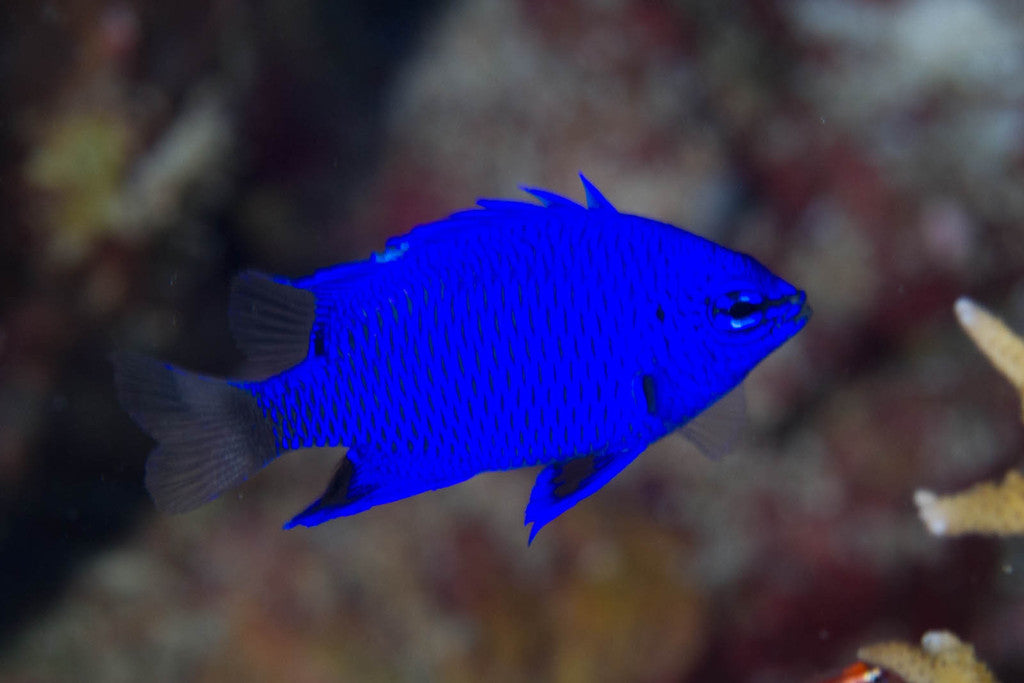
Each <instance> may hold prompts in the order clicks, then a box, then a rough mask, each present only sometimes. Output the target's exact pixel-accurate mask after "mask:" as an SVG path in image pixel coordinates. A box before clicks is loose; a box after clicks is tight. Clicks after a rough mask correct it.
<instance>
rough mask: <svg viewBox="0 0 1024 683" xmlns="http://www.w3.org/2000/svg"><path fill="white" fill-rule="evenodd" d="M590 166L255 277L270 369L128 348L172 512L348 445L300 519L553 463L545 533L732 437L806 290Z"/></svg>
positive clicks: (142, 419) (547, 480) (153, 467)
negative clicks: (315, 450) (201, 363)
mask: <svg viewBox="0 0 1024 683" xmlns="http://www.w3.org/2000/svg"><path fill="white" fill-rule="evenodd" d="M581 178H582V176H581ZM582 179H583V184H584V188H585V190H586V196H587V204H586V206H582V205H579V204H576V203H574V202H572V201H570V200H569V199H566V198H564V197H561V196H559V195H556V194H553V193H551V192H548V191H545V190H539V189H530V188H524V190H525V191H526V192H527V193H529V194H530V195H532V196H533V197H534V198H535V199H537V200H538V201H539V204H534V203H527V202H519V201H508V200H492V199H484V200H480V201H479V202H478V207H479V208H475V209H471V210H466V211H461V212H458V213H455V214H453V215H452V216H449V217H448V218H446V219H444V220H441V221H438V222H436V223H430V224H427V225H421V226H418V227H416V228H415V229H413V230H412V231H411V232H409V233H408V234H407V235H404V236H401V237H396V238H393V239H391V240H389V241H388V243H387V248H386V250H385V251H383V252H382V253H378V254H374V255H373V256H371V257H370V258H369V259H368V260H365V261H359V262H355V263H347V264H341V265H338V266H334V267H332V268H327V269H324V270H321V271H318V272H316V273H314V274H313V275H311V276H309V277H306V278H301V279H297V280H289V279H286V278H282V277H271V276H267V275H263V274H259V273H255V272H248V273H244V274H242V275H240V276H239V277H238V278H237V279H236V281H235V284H234V287H233V290H232V298H231V304H230V322H231V329H232V332H233V333H234V336H235V337H236V339H237V341H238V344H239V346H240V347H241V348H242V350H243V351H244V352H245V353H246V354H247V356H248V357H249V360H250V362H251V364H252V367H256V368H261V369H262V372H261V375H260V376H263V377H266V378H265V379H263V380H260V381H243V380H224V379H216V378H212V377H206V376H202V375H198V374H194V373H190V372H187V371H185V370H181V369H179V368H177V367H174V366H172V365H168V364H165V363H162V362H159V361H156V360H153V359H150V358H147V357H145V356H141V355H137V354H132V353H122V354H119V355H116V356H115V365H116V374H117V385H118V393H119V397H120V400H121V403H122V405H123V406H124V408H125V409H126V410H127V412H128V413H130V414H131V416H132V417H133V418H134V419H135V420H136V421H137V422H138V424H139V425H140V426H141V427H142V428H143V429H144V430H145V431H147V432H148V433H149V434H150V435H151V436H152V437H153V438H154V439H156V440H157V441H158V442H159V445H158V447H157V448H156V449H155V450H154V451H153V453H152V454H151V455H150V457H149V460H148V461H147V464H146V486H147V488H148V489H149V492H150V494H151V495H152V497H153V500H154V501H155V502H156V505H157V507H158V508H160V509H161V510H164V511H167V512H184V511H187V510H191V509H193V508H196V507H198V506H200V505H202V504H203V503H205V502H207V501H209V500H212V499H213V498H216V497H217V496H218V495H220V494H221V493H222V492H224V491H225V490H227V489H229V488H230V487H233V486H235V485H237V484H239V483H240V482H242V481H243V480H245V479H246V478H248V477H249V476H251V475H253V474H254V473H255V472H256V471H257V470H259V469H260V468H261V467H263V466H264V465H266V464H267V463H268V462H270V461H271V460H273V459H274V458H276V457H277V456H279V455H281V454H282V453H284V452H286V451H291V450H296V449H301V448H307V447H311V446H339V445H340V446H346V447H347V448H348V451H347V453H346V454H345V457H344V458H343V460H342V462H341V464H340V465H339V466H338V469H337V471H336V473H335V474H334V476H333V478H332V479H331V481H330V483H329V484H328V486H327V489H326V490H325V491H324V493H323V495H322V496H320V498H318V499H317V500H316V501H315V502H314V503H313V504H312V505H310V506H309V507H308V508H306V509H305V510H304V511H303V512H301V513H300V514H299V515H297V516H296V517H295V518H294V519H292V520H291V521H290V522H288V524H287V525H286V528H290V527H293V526H296V525H304V526H313V525H316V524H320V523H321V522H323V521H325V520H328V519H331V518H333V517H338V516H342V515H351V514H355V513H357V512H361V511H363V510H366V509H367V508H370V507H372V506H374V505H381V504H383V503H389V502H391V501H395V500H398V499H400V498H405V497H407V496H413V495H416V494H418V493H422V492H424V491H429V490H431V489H438V488H442V487H445V486H450V485H452V484H456V483H458V482H461V481H464V480H466V479H468V478H470V477H472V476H473V475H475V474H478V473H480V472H485V471H490V470H508V469H512V468H518V467H530V466H534V465H541V466H542V467H543V469H542V470H541V471H540V473H539V475H538V477H537V482H536V484H535V486H534V488H533V492H532V494H531V496H530V501H529V504H528V505H527V507H526V523H527V524H532V528H531V531H530V540H531V541H532V540H533V537H534V536H535V535H536V533H537V531H538V530H539V529H540V528H541V527H542V526H544V525H545V524H547V523H548V522H550V521H551V520H552V519H554V518H555V517H557V516H558V515H559V514H561V513H562V512H564V511H565V510H567V509H569V508H570V507H572V506H573V505H575V504H576V503H577V502H579V501H580V500H582V499H583V498H586V497H587V496H589V495H590V494H591V493H593V492H594V491H596V490H597V489H599V488H600V487H601V486H603V485H604V484H605V483H607V482H608V481H609V480H610V479H611V478H612V477H614V476H615V475H616V474H618V473H619V472H620V471H621V470H622V469H623V468H624V467H625V466H626V465H628V464H629V463H630V462H632V461H633V460H634V459H635V458H636V457H637V455H639V454H640V453H641V452H642V451H643V450H644V449H645V448H647V446H648V445H650V444H651V443H652V442H654V441H656V440H658V439H660V438H661V437H663V436H665V435H667V434H669V433H672V432H676V431H679V432H681V433H682V434H683V435H684V436H687V437H689V438H690V440H691V441H693V442H694V443H696V444H697V445H698V447H700V449H701V450H703V451H704V452H705V453H707V454H708V455H711V456H716V455H720V454H721V453H722V452H724V451H725V450H727V449H728V447H729V445H730V444H731V442H732V440H733V439H734V438H735V436H736V434H737V432H738V425H737V421H738V420H739V419H741V418H742V413H743V411H742V403H741V401H737V400H736V399H735V398H734V397H735V394H736V392H733V391H732V389H733V388H734V387H737V385H739V383H740V382H741V381H742V380H743V378H744V377H745V376H746V375H747V373H749V372H750V370H751V369H752V368H753V367H754V366H755V365H757V364H758V363H759V362H760V361H761V360H762V359H763V358H765V356H767V355H768V354H769V353H771V352H772V351H773V350H775V349H776V348H777V347H778V346H779V345H781V344H782V343H783V342H785V341H786V340H787V339H789V338H790V337H791V336H793V335H794V334H795V333H796V332H797V331H799V330H800V329H801V328H802V327H803V326H804V325H805V324H806V322H807V320H808V317H809V315H810V309H809V308H808V306H807V305H806V302H805V295H804V292H801V291H798V290H797V289H795V288H794V287H793V286H792V285H790V284H788V283H787V282H785V281H783V280H781V279H780V278H778V277H776V276H775V275H773V274H772V273H770V272H769V271H768V270H767V269H766V268H764V267H763V266H762V265H761V264H759V263H758V262H757V261H755V260H754V259H752V258H751V257H749V256H746V255H744V254H740V253H737V252H734V251H730V250H729V249H726V248H725V247H722V246H719V245H717V244H715V243H713V242H710V241H708V240H706V239H704V238H702V237H699V236H697V235H694V234H692V233H689V232H687V231H685V230H682V229H680V228H677V227H674V226H672V225H668V224H666V223H660V222H658V221H654V220H650V219H648V218H641V217H639V216H632V215H628V214H623V213H620V212H618V211H617V210H616V209H615V208H614V207H613V206H612V205H611V204H610V203H609V202H608V200H607V199H605V198H604V197H603V196H602V195H601V193H600V192H599V191H598V190H597V189H596V188H595V187H594V186H593V185H592V184H590V183H589V182H588V181H587V179H586V178H582Z"/></svg>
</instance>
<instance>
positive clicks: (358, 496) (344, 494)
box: [284, 449, 455, 529]
mask: <svg viewBox="0 0 1024 683" xmlns="http://www.w3.org/2000/svg"><path fill="white" fill-rule="evenodd" d="M371 462H372V460H371ZM450 483H455V482H446V483H445V484H444V485H445V486H447V485H448V484H450ZM437 486H438V485H428V484H425V483H424V482H421V481H416V480H405V479H401V478H398V477H397V476H396V475H395V474H394V473H388V472H382V471H380V470H377V469H375V468H374V467H372V466H371V465H369V464H368V463H367V462H365V461H364V462H360V457H359V454H358V453H356V452H354V451H353V450H352V449H349V451H348V453H347V454H346V455H345V458H344V459H343V460H342V461H341V462H340V463H339V464H338V469H336V470H335V471H334V475H333V476H332V477H331V480H330V481H329V482H328V483H327V488H326V489H324V492H323V495H321V496H320V497H319V498H317V499H316V500H315V501H314V502H313V504H312V505H310V506H309V507H307V508H306V509H305V510H303V511H302V512H300V513H299V514H297V515H295V517H294V518H292V520H291V521H289V522H288V523H287V524H285V525H284V528H285V529H291V528H293V527H296V526H316V525H317V524H321V523H323V522H326V521H327V520H329V519H334V518H335V517H345V516H348V515H354V514H356V513H357V512H362V511H363V510H368V509H369V508H372V507H373V506H375V505H383V504H384V503H390V502H393V501H396V500H400V499H402V498H407V497H409V496H414V495H416V494H417V493H422V492H423V491H428V490H430V489H432V488H437Z"/></svg>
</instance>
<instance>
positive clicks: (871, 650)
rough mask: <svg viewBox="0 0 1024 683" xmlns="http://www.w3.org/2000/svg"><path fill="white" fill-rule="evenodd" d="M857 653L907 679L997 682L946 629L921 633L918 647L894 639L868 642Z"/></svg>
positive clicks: (942, 682) (929, 682) (934, 682)
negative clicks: (870, 643)
mask: <svg viewBox="0 0 1024 683" xmlns="http://www.w3.org/2000/svg"><path fill="white" fill-rule="evenodd" d="M857 657H859V658H860V659H863V660H864V661H866V662H870V663H872V664H875V665H877V666H881V667H883V668H885V669H888V670H889V671H892V672H894V673H896V674H898V675H899V676H901V677H903V678H904V679H906V681H907V683H998V681H997V680H996V677H995V676H994V675H993V674H992V672H991V671H989V670H988V667H986V666H985V665H984V664H982V663H981V662H979V661H978V660H977V658H976V657H975V656H974V648H973V647H972V646H971V645H970V644H969V643H964V642H962V641H961V640H960V639H959V638H957V637H956V636H955V635H953V634H952V633H950V632H949V631H929V632H927V633H925V634H924V636H922V637H921V647H920V648H917V647H914V646H913V645H911V644H910V643H903V642H898V641H896V642H889V643H877V644H875V645H868V646H866V647H862V648H861V649H860V651H859V652H858V653H857Z"/></svg>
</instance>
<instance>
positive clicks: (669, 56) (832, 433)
mask: <svg viewBox="0 0 1024 683" xmlns="http://www.w3.org/2000/svg"><path fill="white" fill-rule="evenodd" d="M5 15H6V21H5V22H3V23H2V24H0V55H2V59H0V69H2V70H3V72H2V76H0V77H2V82H3V84H4V96H3V98H2V100H0V123H2V125H0V137H2V143H3V146H2V149H3V150H4V154H3V155H2V156H0V169H2V182H0V203H2V215H3V224H2V226H3V227H2V229H0V292H2V297H0V680H4V681H8V680H9V681H31V682H35V681H106V682H112V683H117V682H119V681H126V682H127V681H139V680H146V681H157V682H159V681H182V680H190V681H208V682H213V681H229V680H230V681H236V680H246V681H268V682H269V681H285V680H287V681H295V682H300V683H305V682H311V683H312V682H318V681H338V680H342V681H391V680H419V681H433V680H437V681H442V680H443V681H478V680H487V681H520V680H552V681H603V680H606V681H716V682H718V681H722V682H730V681H747V682H754V683H775V682H778V683H793V682H794V681H795V682H800V681H813V680H821V679H823V678H825V677H827V676H830V675H834V674H835V672H836V671H838V670H839V669H841V668H842V665H843V664H844V663H847V662H848V661H850V660H851V659H852V658H853V657H854V656H855V653H856V651H857V647H858V646H860V645H862V644H864V643H868V642H873V641H878V640H889V639H899V640H904V641H915V640H916V639H917V638H918V637H919V635H920V634H921V633H923V632H925V631H928V630H930V629H936V628H941V629H949V630H950V631H953V632H955V633H957V634H958V636H959V637H960V638H962V639H963V640H964V641H965V642H969V643H971V644H972V645H973V646H974V648H975V651H976V652H977V654H978V656H979V658H980V659H983V660H984V661H986V662H987V663H988V664H989V666H990V667H991V669H992V671H993V672H994V674H995V675H996V676H997V677H998V678H999V680H1004V681H1013V680H1024V647H1022V643H1024V584H1022V583H1021V579H1020V572H1021V571H1022V570H1024V547H1022V546H1021V545H1020V541H1019V540H1016V541H1015V540H1002V541H1000V540H994V539H987V538H966V539H954V540H949V539H939V538H934V537H932V536H930V535H929V534H928V533H926V531H925V530H924V529H923V527H922V526H921V524H920V522H919V521H918V519H917V517H916V515H915V510H914V505H913V492H914V491H915V490H916V489H918V488H926V489H929V490H934V491H937V492H940V493H947V492H951V491H959V490H962V489H964V488H966V487H967V486H969V485H971V484H973V483H975V482H978V481H982V480H990V479H994V478H997V477H1000V476H1001V475H1002V473H1004V472H1005V471H1007V470H1009V469H1011V468H1013V467H1015V466H1019V465H1020V462H1021V458H1022V455H1024V428H1022V426H1021V424H1020V413H1019V410H1020V408H1019V398H1018V397H1017V396H1016V394H1015V391H1014V389H1013V388H1012V387H1011V386H1010V385H1008V384H1006V383H1005V382H1003V381H1002V380H1001V379H999V377H998V375H997V374H996V373H995V371H994V370H992V369H991V368H990V367H989V366H988V365H987V363H986V361H985V360H984V358H983V357H982V356H981V355H980V354H979V353H977V351H976V350H975V349H974V348H973V347H972V345H971V343H970V341H968V340H967V339H966V338H965V337H964V335H963V334H962V333H961V331H960V330H959V329H958V328H957V326H956V320H955V318H954V316H953V314H952V303H953V301H954V300H955V299H956V298H957V297H958V296H960V295H961V294H968V295H970V296H971V297H973V298H975V299H976V300H978V301H980V302H984V303H985V305H987V306H990V307H991V308H992V309H993V310H994V311H996V312H997V313H998V314H999V315H1000V316H1001V317H1002V318H1003V319H1005V320H1006V322H1007V324H1008V325H1009V327H1010V328H1012V329H1016V330H1024V239H1022V236H1024V15H1022V14H1021V12H1020V8H1019V5H1018V4H1017V3H1014V2H1012V1H1011V0H892V1H888V2H875V1H869V0H856V1H850V2H841V1H839V0H804V1H802V2H799V1H798V2H777V1H776V2H773V1H771V0H751V1H747V0H725V1H720V0H678V1H676V2H648V1H642V2H641V1H636V2H630V1H627V0H591V1H587V2H584V1H582V0H575V1H574V0H570V1H567V2H556V1H554V0H478V1H470V0H464V1H457V2H456V1H451V2H402V1H401V0H375V1H370V0H360V1H355V0H352V1H339V2H332V1H329V0H287V1H285V0H266V1H264V2H254V3H243V2H231V1H219V2H212V3H206V2H197V1H196V0H179V1H177V2H172V3H161V2H152V1H148V0H138V1H136V2H131V1H127V0H121V1H118V0H107V1H102V0H83V1H82V2H74V3H72V2H36V1H31V2H30V1H28V0H12V1H11V2H9V3H7V6H6V7H5ZM581 170H582V171H584V172H586V173H587V174H588V176H589V177H590V178H591V179H592V180H593V181H594V182H595V183H596V184H597V185H598V186H599V187H600V188H601V189H602V190H603V191H604V192H605V193H606V194H607V196H608V197H609V198H610V199H611V200H612V201H613V202H614V203H615V204H616V206H618V207H619V208H620V209H621V210H623V211H627V212H635V213H640V214H644V215H649V216H652V217H657V218H661V219H664V220H668V221H670V222H673V223H677V224H680V225H686V226H689V227H691V228H692V229H693V230H695V231H696V232H699V233H701V234H704V235H706V236H708V237H710V238H712V239H715V240H718V241H721V242H723V243H725V244H727V245H728V246H731V247H733V248H736V249H740V250H743V251H747V252H749V253H751V254H753V255H754V256H756V257H757V258H759V259H760V260H762V261H764V262H765V263H766V264H767V265H768V266H769V267H771V268H772V270H774V271H775V272H777V273H779V274H780V275H781V276H783V277H785V278H786V279H787V280H790V281H792V282H794V283H797V284H798V285H799V286H801V287H804V288H806V289H807V291H808V292H809V296H810V300H811V303H812V305H813V306H814V308H815V317H814V319H813V320H812V322H811V324H810V325H809V327H808V328H807V329H806V330H805V331H804V332H802V333H801V334H800V335H799V336H798V337H797V338H795V339H794V340H793V341H792V342H790V343H789V344H787V345H786V346H785V347H784V348H783V349H782V350H780V351H779V352H778V353H776V354H775V355H774V356H773V357H771V358H770V359H769V360H768V361H767V362H766V363H764V364H763V366H762V367H761V368H759V369H758V370H757V371H756V372H755V373H754V374H753V375H752V376H751V378H750V381H749V386H748V391H747V394H748V398H749V402H750V407H749V413H750V416H751V426H750V429H749V431H748V434H747V435H746V437H745V439H744V441H743V443H742V445H741V446H740V447H739V448H738V449H737V451H736V452H734V453H732V454H730V455H729V456H728V457H726V458H725V459H724V460H723V461H722V462H708V461H705V460H704V459H702V458H700V457H699V456H698V455H696V454H695V453H691V452H689V451H687V450H686V449H683V448H681V447H680V445H679V444H678V443H677V442H674V441H671V440H670V441H668V442H666V443H664V444H659V445H657V446H655V447H653V448H652V449H651V451H650V452H649V453H648V454H647V455H645V456H644V457H643V458H640V459H639V460H638V461H637V462H636V464H634V465H633V466H632V467H630V468H629V469H628V470H627V471H626V472H625V473H623V475H621V476H619V477H618V478H617V479H616V480H615V481H614V482H613V483H612V484H611V485H609V486H608V487H607V489H605V490H603V491H602V492H601V494H600V495H597V496H594V497H593V498H592V499H589V500H587V501H586V502H585V503H583V504H581V505H579V506H578V507H577V508H575V509H573V510H572V512H571V513H569V514H567V515H565V516H564V517H562V518H560V519H559V520H558V521H557V522H556V523H554V524H552V525H551V526H550V527H549V528H547V529H545V531H544V533H542V534H541V535H540V536H539V537H538V540H537V541H536V542H535V543H534V544H533V546H532V547H530V548H527V547H526V537H527V533H526V530H525V528H524V527H523V526H522V514H523V507H524V505H525V503H526V500H527V498H528V495H529V488H530V482H531V480H532V477H533V473H532V472H514V473H502V474H492V475H484V476H480V477H477V478H475V479H474V480H472V481H471V482H468V483H466V484H463V485H460V486H458V487H455V488H452V489H448V490H444V491H439V492H436V493H431V494H426V495H422V496H419V497H416V498H413V499H410V500H407V501H403V502H400V503H395V504H392V505H388V506H385V507H382V508H376V509H373V510H371V511H368V512H366V513H363V514H361V515H358V516H356V517H352V518H347V519H342V520H338V521H335V522H332V523H330V524H327V525H324V526H322V527H318V528H315V529H310V530H305V529H301V530H295V531H290V532H284V531H282V530H281V528H280V526H281V524H282V523H283V522H284V521H285V520H287V519H288V518H289V517H290V516H291V515H292V514H294V513H295V512H296V511H298V510H299V509H301V508H302V507H303V506H304V505H305V504H307V503H308V502H309V500H311V499H312V498H313V496H315V495H316V494H318V493H319V492H320V491H321V489H322V487H323V485H324V482H325V480H326V478H327V477H328V476H329V474H330V472H331V471H332V469H333V467H334V464H335V462H336V460H337V454H336V453H331V452H323V451H313V452H309V453H302V454H294V455H292V456H289V457H287V458H284V459H282V460H281V461H279V462H276V463H275V464H273V465H272V466H270V467H269V468H268V470H267V471H265V472H264V473H262V474H261V475H260V476H259V477H257V478H255V479H254V480H253V481H251V482H249V483H248V484H247V485H246V486H245V487H243V489H242V490H241V492H240V493H238V494H231V495H228V496H226V497H225V498H224V499H223V500H221V501H218V502H216V503H213V504H211V505H209V506H207V507H205V508H203V509H202V510H200V511H198V512H195V513H192V514H188V515H185V516H180V517H164V516H159V515H157V514H156V513H155V511H154V510H153V507H152V505H151V503H150V502H149V501H148V499H147V498H146V496H145V491H144V490H143V487H142V468H143V463H144V459H145V455H146V454H147V452H148V450H149V449H150V447H151V444H150V442H149V441H148V440H147V439H146V437H145V436H144V435H143V434H142V433H141V432H140V431H139V430H138V429H137V428H136V427H135V426H134V425H133V424H132V423H131V422H130V421H129V420H128V418H127V417H126V416H125V415H124V414H123V413H121V412H120V410H119V409H118V407H117V406H116V403H115V400H114V396H113V387H112V381H111V368H110V366H109V364H108V362H107V360H106V356H107V354H108V353H109V352H110V351H111V350H113V349H122V348H130V349H136V350H141V351H147V352H150V353H153V354H156V355H159V356H161V357H165V358H168V359H170V360H172V361H175V362H178V363H181V364H184V365H186V366H189V367H192V368H196V369H199V370H203V371H206V372H210V373H217V374H230V373H231V372H232V370H234V369H235V368H237V366H238V364H239V362H240V360H241V357H240V354H239V353H238V352H237V351H236V350H235V349H234V347H233V345H232V343H231V340H230V337H229V334H228V325H227V295H228V285H229V282H230V277H231V275H232V274H233V273H235V272H237V271H238V270H241V269H243V268H248V267H255V268H260V269H263V270H268V271H271V272H275V273H281V274H284V275H300V274H305V273H308V272H309V271H311V270H313V269H315V268H318V267H323V266H327V265H330V264H333V263H335V262H338V261H342V260H350V259H356V258H362V257H365V256H366V255H367V254H368V253H369V252H370V251H371V250H374V249H379V248H380V247H381V246H382V245H383V242H384V240H385V239H386V238H387V237H388V236H390V235H394V234H398V233H402V232H405V231H406V230H407V229H408V228H409V227H411V226H412V225H414V224H416V223H419V222H426V221H429V220H432V219H435V218H438V217H440V216H443V215H446V214H447V213H448V212H451V211H453V210H456V209H459V208H463V207H466V206H469V205H471V204H472V202H473V200H474V199H475V198H476V197H478V196H499V197H508V196H516V194H517V189H516V187H517V185H518V184H529V185H534V186H540V187H550V188H551V189H553V190H555V191H559V192H563V193H565V194H568V195H570V196H575V197H579V196H580V194H581V191H580V189H579V187H578V180H577V178H576V173H577V172H578V171H581Z"/></svg>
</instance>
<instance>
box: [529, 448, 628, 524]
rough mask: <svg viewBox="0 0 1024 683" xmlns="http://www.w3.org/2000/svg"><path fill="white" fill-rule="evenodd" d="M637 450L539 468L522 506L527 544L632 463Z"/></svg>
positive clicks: (577, 459)
mask: <svg viewBox="0 0 1024 683" xmlns="http://www.w3.org/2000/svg"><path fill="white" fill-rule="evenodd" d="M640 452H641V451H640V450H631V451H623V452H620V453H611V454H608V455H588V456H585V457H582V458H575V459H573V460H569V461H567V462H561V463H552V464H550V465H548V466H547V467H545V468H544V469H543V470H541V471H540V474H538V475H537V481H536V483H535V484H534V485H533V491H531V492H530V502H529V504H528V505H527V506H526V520H525V522H524V523H525V524H532V525H533V526H532V527H531V528H530V540H529V543H533V539H534V537H535V536H536V535H537V532H538V531H540V530H541V528H542V527H544V526H545V525H546V524H547V523H548V522H550V521H551V520H553V519H554V518H555V517H558V516H559V515H560V514H562V513H563V512H565V511H566V510H568V509H569V508H571V507H572V506H573V505H575V504H576V503H578V502H580V501H581V500H583V499H584V498H586V497H587V496H589V495H590V494H592V493H594V492H595V491H597V490H598V489H599V488H601V487H602V486H604V485H605V484H607V483H608V482H609V481H611V480H612V478H613V477H614V476H615V475H616V474H618V473H619V472H621V471H622V470H623V469H624V468H625V467H626V465H628V464H629V463H631V462H633V461H634V460H635V459H636V457H637V456H638V455H640Z"/></svg>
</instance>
